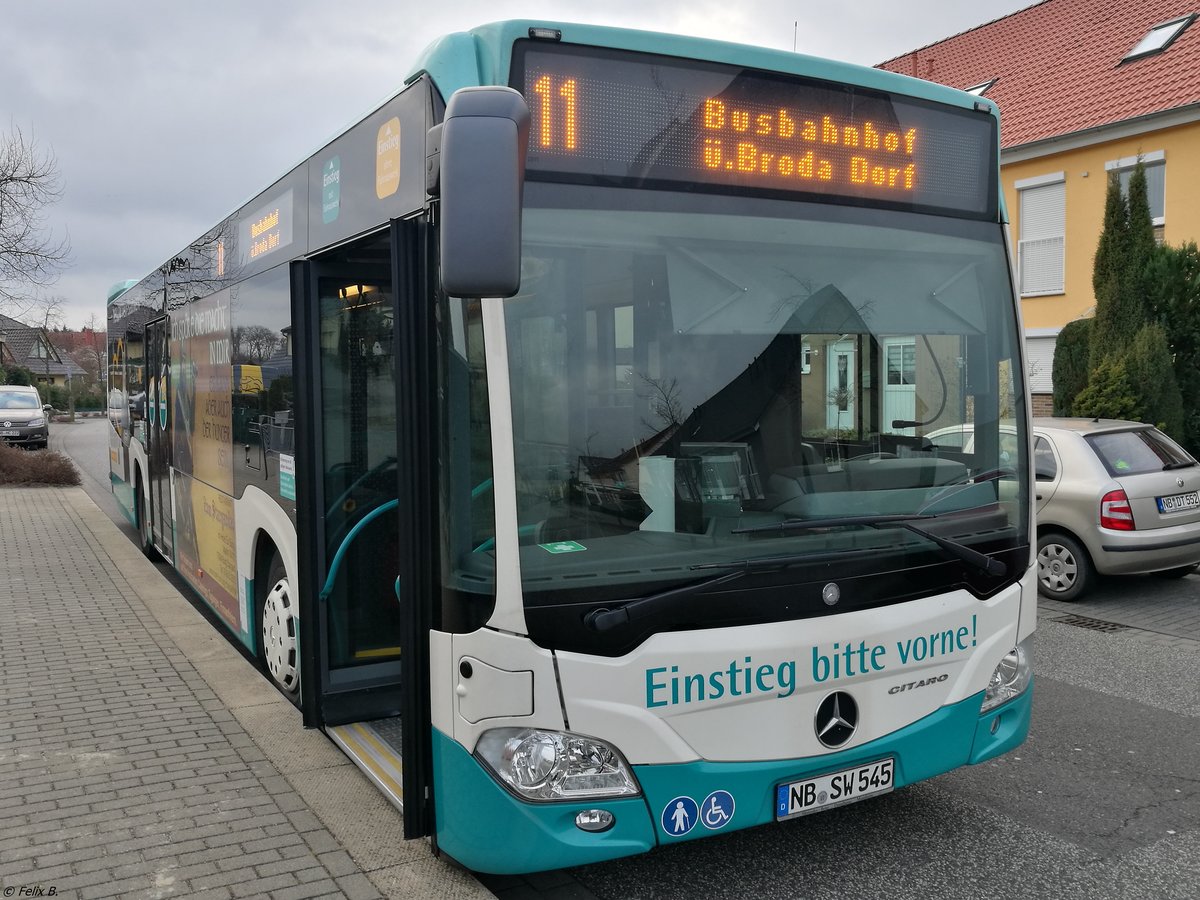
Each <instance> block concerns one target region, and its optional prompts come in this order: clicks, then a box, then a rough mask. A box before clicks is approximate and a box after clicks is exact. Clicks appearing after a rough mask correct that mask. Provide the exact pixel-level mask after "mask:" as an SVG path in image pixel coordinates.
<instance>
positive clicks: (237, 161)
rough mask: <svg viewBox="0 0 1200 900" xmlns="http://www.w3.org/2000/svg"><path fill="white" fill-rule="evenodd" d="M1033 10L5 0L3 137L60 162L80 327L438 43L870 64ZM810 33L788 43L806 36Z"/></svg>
mask: <svg viewBox="0 0 1200 900" xmlns="http://www.w3.org/2000/svg"><path fill="white" fill-rule="evenodd" d="M1031 2H1032V0H974V2H970V3H963V2H960V0H908V2H903V3H901V2H894V0H893V2H886V0H842V2H840V3H832V2H830V3H811V2H809V3H804V2H785V0H741V2H739V3H734V2H730V0H724V2H714V0H691V2H677V0H660V2H653V3H648V2H645V0H606V2H603V3H596V2H581V0H557V2H553V3H549V2H543V0H527V2H516V0H491V2H479V0H457V2H456V0H449V2H446V0H434V2H430V3H427V4H426V3H420V4H418V3H414V2H412V0H392V2H380V0H326V2H316V0H293V2H290V3H282V2H270V0H268V2H259V3H247V2H244V0H209V2H206V3H204V4H192V3H183V2H178V0H158V2H151V0H142V2H138V0H103V2H100V0H39V2H36V3H31V2H28V0H7V2H4V3H3V4H2V5H0V8H2V9H3V23H4V36H5V41H4V53H3V54H0V127H3V130H5V131H7V126H8V125H10V124H11V125H15V126H17V127H19V128H21V130H22V131H23V132H25V134H26V136H27V137H28V136H30V135H32V136H33V137H35V138H36V140H37V141H38V142H39V144H41V145H42V146H43V147H46V148H49V149H52V150H53V151H54V153H55V155H56V156H57V158H58V163H59V167H60V170H61V173H62V177H63V187H64V189H65V196H64V198H63V200H62V201H61V202H60V203H59V204H57V205H56V206H55V207H54V208H53V210H51V212H50V216H49V224H50V226H51V228H52V229H53V230H54V232H55V233H56V234H59V235H61V234H62V233H64V232H66V233H68V234H69V236H70V239H71V244H72V246H73V256H74V262H73V265H72V266H71V268H70V269H68V270H67V271H66V272H64V274H63V276H62V278H61V279H60V280H59V282H58V284H57V285H55V286H54V287H53V288H51V289H50V291H49V293H51V294H56V295H60V296H62V297H64V298H65V299H66V300H67V301H68V303H67V307H66V312H67V323H68V324H69V325H71V326H72V327H76V328H77V327H79V326H81V325H82V324H84V323H85V322H86V321H87V320H88V318H89V316H91V315H95V317H96V321H97V322H98V323H99V324H100V325H101V326H102V325H103V321H104V297H105V294H106V293H107V291H108V288H109V287H110V286H111V285H112V284H113V283H115V282H117V281H121V280H123V279H126V278H140V277H142V276H143V275H144V274H146V273H147V272H148V271H149V270H151V269H153V268H154V267H155V266H157V265H158V264H160V263H161V262H162V261H163V260H165V259H167V258H168V257H170V256H171V255H172V254H174V253H175V252H176V251H178V250H180V249H181V248H183V247H184V246H185V245H186V244H188V243H189V242H190V241H191V240H192V239H194V238H196V237H198V236H199V235H200V234H201V233H202V232H203V231H205V230H206V229H207V228H209V227H210V226H212V225H214V224H215V223H216V222H217V221H219V220H220V219H221V218H222V217H223V216H225V215H227V214H228V213H229V212H231V211H232V210H233V209H235V208H236V207H237V206H238V205H240V204H241V203H242V202H243V201H245V200H246V199H248V198H249V197H250V196H252V195H253V194H255V193H257V192H258V191H259V190H261V189H263V188H265V187H266V186H267V185H268V184H269V183H270V182H271V181H273V180H274V179H276V178H277V177H279V176H280V175H282V174H283V173H284V172H285V171H286V170H287V169H289V168H291V167H292V166H293V165H294V164H296V163H297V162H299V161H300V160H301V159H303V158H304V157H305V156H307V155H308V154H309V153H311V152H313V151H314V150H316V149H317V148H318V147H319V146H321V145H322V144H323V143H324V142H325V141H326V140H328V139H329V138H330V137H332V136H333V135H334V134H336V133H338V132H339V131H341V130H343V129H344V128H345V127H346V126H348V125H349V124H351V123H352V122H354V121H356V120H357V119H359V118H361V117H362V116H363V115H365V114H366V113H367V112H369V111H370V110H371V109H372V108H373V107H374V106H375V105H377V104H378V103H379V102H380V101H382V100H383V99H384V98H386V97H387V96H390V95H391V94H392V93H394V92H395V91H396V90H397V89H398V88H399V86H400V84H401V80H402V79H403V77H404V74H405V72H406V71H407V69H408V67H409V65H410V64H411V63H412V61H413V60H414V59H415V57H416V56H417V54H418V53H419V52H420V51H421V50H422V49H423V48H424V47H425V46H426V45H427V44H429V42H430V41H432V40H433V39H434V38H436V37H438V36H439V35H441V34H444V33H446V32H451V31H460V30H464V29H467V28H471V27H474V26H476V25H479V24H482V23H485V22H491V21H496V20H498V19H506V18H541V19H546V20H548V21H560V22H563V21H565V22H588V23H593V24H600V25H619V26H623V27H630V28H642V29H647V30H656V31H667V32H674V33H678V34H690V35H697V36H700V37H710V38H719V39H723V40H731V41H736V42H739V43H746V44H758V45H761V46H767V47H774V48H777V49H785V50H786V49H791V48H792V44H793V37H794V38H795V42H796V48H797V50H799V51H800V52H802V53H809V54H812V55H815V56H827V57H831V58H834V59H841V60H847V61H850V62H857V63H862V64H866V65H871V64H874V63H877V62H880V61H882V60H885V59H888V58H891V57H893V56H897V55H899V54H901V53H904V52H907V51H909V50H912V49H915V48H917V47H921V46H924V45H926V44H929V43H933V42H934V41H937V40H940V39H942V38H944V37H948V36H950V35H952V34H956V33H958V32H960V31H964V30H966V29H968V28H973V27H975V26H976V25H981V24H983V23H984V22H987V21H990V20H992V19H994V18H997V17H999V16H1003V15H1007V14H1008V13H1010V12H1013V11H1015V10H1017V9H1021V8H1023V7H1025V6H1029V5H1030V4H1031ZM796 22H798V23H799V24H798V27H795V28H794V25H793V23H796Z"/></svg>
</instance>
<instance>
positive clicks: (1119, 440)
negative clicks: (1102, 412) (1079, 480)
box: [1087, 428, 1195, 476]
mask: <svg viewBox="0 0 1200 900" xmlns="http://www.w3.org/2000/svg"><path fill="white" fill-rule="evenodd" d="M1087 442H1088V443H1089V444H1091V445H1092V449H1093V450H1095V451H1096V455H1097V456H1099V457H1100V461H1101V462H1103V463H1104V467H1105V468H1106V469H1108V472H1109V474H1110V475H1114V476H1121V475H1140V474H1142V473H1143V472H1161V471H1162V470H1163V469H1166V468H1180V467H1182V466H1186V465H1191V464H1194V463H1195V460H1194V459H1192V457H1191V456H1189V455H1188V453H1187V451H1186V450H1184V449H1183V448H1182V447H1180V446H1179V445H1178V444H1176V443H1175V442H1174V441H1173V440H1171V439H1170V438H1169V437H1167V436H1166V435H1165V434H1163V433H1162V432H1161V431H1159V430H1158V429H1157V428H1145V429H1140V430H1138V431H1110V432H1106V433H1104V434H1092V435H1088V436H1087Z"/></svg>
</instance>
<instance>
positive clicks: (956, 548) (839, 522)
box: [732, 514, 1008, 576]
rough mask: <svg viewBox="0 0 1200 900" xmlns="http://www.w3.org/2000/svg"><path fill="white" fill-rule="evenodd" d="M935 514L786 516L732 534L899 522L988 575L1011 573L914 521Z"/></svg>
mask: <svg viewBox="0 0 1200 900" xmlns="http://www.w3.org/2000/svg"><path fill="white" fill-rule="evenodd" d="M936 518H937V516H933V515H903V514H901V515H878V516H841V517H835V518H828V519H785V520H784V521H782V522H772V523H771V524H769V525H755V526H754V527H752V528H735V529H734V530H733V532H732V533H733V534H760V533H763V532H767V531H813V530H816V529H819V528H840V527H843V526H846V525H865V526H868V527H871V528H882V527H889V526H893V525H895V526H898V527H900V528H904V529H906V530H908V531H911V532H912V533H913V534H916V535H920V536H921V537H923V538H926V539H927V540H930V541H933V542H934V543H935V544H937V545H938V546H939V547H941V548H942V549H943V550H945V551H946V552H947V553H949V554H950V555H951V556H954V557H956V558H957V559H961V560H962V561H963V562H965V563H967V564H969V565H972V566H974V567H975V568H977V569H979V570H980V571H983V572H986V573H987V574H988V575H996V576H1003V575H1006V574H1008V566H1006V565H1005V564H1004V563H1003V562H1001V561H1000V560H998V559H992V558H991V557H990V556H988V555H986V554H984V553H980V552H979V551H978V550H973V549H971V548H970V547H968V546H967V545H966V544H960V543H959V542H958V541H952V540H950V539H949V538H944V537H942V536H941V535H938V534H933V533H932V532H930V531H926V530H925V529H924V528H922V527H921V526H919V525H915V524H913V523H914V521H916V520H920V519H936Z"/></svg>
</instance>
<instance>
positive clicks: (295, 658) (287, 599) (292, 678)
mask: <svg viewBox="0 0 1200 900" xmlns="http://www.w3.org/2000/svg"><path fill="white" fill-rule="evenodd" d="M258 633H259V637H260V638H261V640H260V647H261V650H260V653H261V656H262V662H263V665H264V666H266V669H267V671H268V672H269V673H270V675H271V680H272V681H274V682H275V685H276V687H278V688H279V690H281V691H282V692H283V694H284V696H286V697H287V698H288V699H289V700H291V701H292V702H293V703H295V702H296V701H297V699H298V698H299V697H300V656H299V642H298V641H297V639H296V634H297V621H296V600H295V597H293V596H292V590H291V585H289V584H288V577H287V570H286V569H285V568H284V566H283V559H282V558H280V556H279V554H278V553H276V554H275V557H274V558H273V559H272V560H271V567H270V569H269V570H268V574H267V581H266V594H265V596H264V597H263V602H262V606H261V609H260V614H259V629H258Z"/></svg>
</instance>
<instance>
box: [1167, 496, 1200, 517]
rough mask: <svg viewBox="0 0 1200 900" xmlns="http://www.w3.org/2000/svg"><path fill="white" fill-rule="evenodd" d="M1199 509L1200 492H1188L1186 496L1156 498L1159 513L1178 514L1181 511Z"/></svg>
mask: <svg viewBox="0 0 1200 900" xmlns="http://www.w3.org/2000/svg"><path fill="white" fill-rule="evenodd" d="M1197 507H1200V491H1189V492H1188V493H1186V494H1172V495H1171V496H1169V497H1159V498H1158V511H1159V512H1160V513H1171V512H1179V511H1180V510H1183V509H1196V508H1197Z"/></svg>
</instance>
